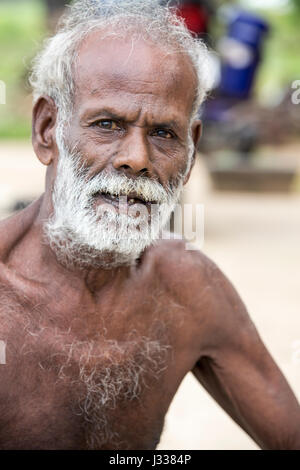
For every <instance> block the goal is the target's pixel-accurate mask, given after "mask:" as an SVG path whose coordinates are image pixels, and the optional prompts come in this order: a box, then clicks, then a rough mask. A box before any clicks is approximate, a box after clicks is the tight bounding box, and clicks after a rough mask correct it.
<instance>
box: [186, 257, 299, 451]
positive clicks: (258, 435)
mask: <svg viewBox="0 0 300 470" xmlns="http://www.w3.org/2000/svg"><path fill="white" fill-rule="evenodd" d="M209 265H210V269H209V270H206V272H209V275H208V276H209V279H207V282H209V289H208V290H206V299H205V306H206V313H205V318H206V321H205V325H206V326H205V348H204V352H203V354H202V355H201V357H200V358H199V360H198V361H197V363H196V364H195V367H194V368H193V370H192V372H193V374H194V375H195V377H196V378H197V379H198V380H199V382H200V383H201V384H202V385H203V386H204V388H205V389H206V390H207V391H208V392H209V393H210V395H211V396H212V397H213V398H214V399H215V400H216V401H217V402H218V403H219V405H220V406H221V407H222V408H223V409H224V410H225V411H226V412H227V413H228V414H229V415H230V416H231V417H232V419H234V421H235V422H236V423H238V424H239V425H240V426H241V427H242V428H243V429H244V430H245V431H246V432H247V433H248V434H249V435H250V436H251V437H252V438H253V440H254V441H255V442H256V443H257V444H258V445H259V446H260V447H261V448H262V449H286V450H287V449H289V450H291V449H297V450H300V406H299V403H298V401H297V399H296V397H295V395H294V394H293V392H292V390H291V388H290V386H289V385H288V383H287V381H286V379H285V378H284V376H283V375H282V373H281V371H280V369H279V368H278V367H277V365H276V363H275V362H274V360H273V359H272V357H271V355H270V354H269V352H268V350H267V349H266V347H265V346H264V344H263V342H262V340H261V339H260V337H259V334H258V332H257V330H256V328H255V326H254V324H253V322H252V321H251V319H250V317H249V315H248V313H247V311H246V309H245V306H244V304H243V302H242V301H241V299H240V298H239V296H238V294H237V293H236V291H235V289H234V288H233V286H232V285H231V283H230V282H229V281H228V280H227V279H226V277H225V276H224V275H223V274H222V273H221V271H220V270H219V269H218V268H217V267H216V266H215V265H214V264H213V263H211V262H210V261H209ZM207 292H209V294H207ZM201 318H202V320H201V323H202V326H203V316H202V314H201ZM201 336H202V335H201Z"/></svg>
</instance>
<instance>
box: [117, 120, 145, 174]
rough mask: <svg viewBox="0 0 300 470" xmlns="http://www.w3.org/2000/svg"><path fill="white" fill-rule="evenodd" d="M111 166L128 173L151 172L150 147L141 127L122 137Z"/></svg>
mask: <svg viewBox="0 0 300 470" xmlns="http://www.w3.org/2000/svg"><path fill="white" fill-rule="evenodd" d="M113 166H114V168H115V169H116V170H124V171H125V172H126V173H129V174H130V173H131V174H134V175H144V174H151V172H152V171H151V170H152V164H151V160H150V149H149V144H148V142H147V137H146V136H145V135H144V133H143V129H142V128H136V129H134V131H132V132H131V133H130V135H128V136H126V137H124V138H123V142H122V145H121V146H120V149H119V151H118V155H117V156H116V158H115V160H114V162H113Z"/></svg>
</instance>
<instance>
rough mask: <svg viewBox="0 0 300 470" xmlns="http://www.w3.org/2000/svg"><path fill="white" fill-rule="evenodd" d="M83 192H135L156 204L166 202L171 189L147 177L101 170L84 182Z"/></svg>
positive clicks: (141, 197) (127, 194) (120, 193)
mask: <svg viewBox="0 0 300 470" xmlns="http://www.w3.org/2000/svg"><path fill="white" fill-rule="evenodd" d="M85 193H86V194H87V195H88V196H89V197H93V196H95V194H96V193H108V194H110V195H112V196H130V193H135V194H136V197H138V198H140V199H142V200H144V201H145V202H152V203H157V204H168V203H169V202H170V199H171V198H172V196H173V197H174V193H173V191H171V189H170V187H169V186H168V187H167V188H164V187H163V186H162V185H161V184H160V183H159V182H158V181H155V180H151V179H150V178H148V177H141V176H139V177H136V178H134V179H133V178H129V177H127V176H125V175H123V174H115V173H114V174H112V173H108V172H101V173H99V174H98V175H96V176H94V177H93V178H92V179H91V180H90V181H88V182H87V183H86V187H85Z"/></svg>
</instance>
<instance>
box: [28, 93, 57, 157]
mask: <svg viewBox="0 0 300 470" xmlns="http://www.w3.org/2000/svg"><path fill="white" fill-rule="evenodd" d="M56 117H57V108H56V105H55V103H54V100H53V99H52V98H50V97H49V96H40V98H39V99H38V100H37V102H36V103H35V105H34V107H33V112H32V145H33V148H34V151H35V153H36V155H37V157H38V159H39V160H40V161H41V162H42V163H43V164H44V165H50V163H52V161H53V156H54V155H55V152H56V151H57V147H56V141H55V124H56Z"/></svg>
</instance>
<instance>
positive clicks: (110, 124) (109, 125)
mask: <svg viewBox="0 0 300 470" xmlns="http://www.w3.org/2000/svg"><path fill="white" fill-rule="evenodd" d="M96 125H97V126H98V127H100V128H101V129H106V130H109V131H115V130H116V129H119V126H118V124H117V123H116V122H115V121H111V120H110V119H102V120H101V121H98V122H96Z"/></svg>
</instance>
